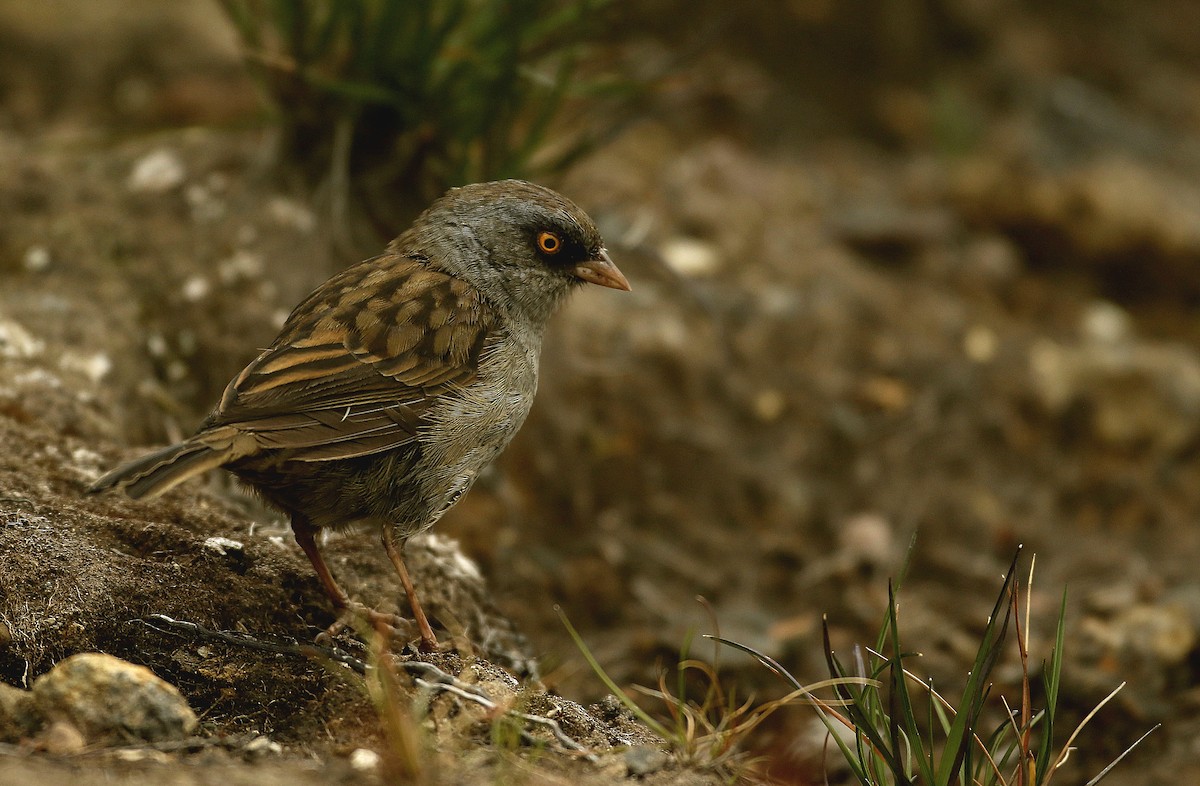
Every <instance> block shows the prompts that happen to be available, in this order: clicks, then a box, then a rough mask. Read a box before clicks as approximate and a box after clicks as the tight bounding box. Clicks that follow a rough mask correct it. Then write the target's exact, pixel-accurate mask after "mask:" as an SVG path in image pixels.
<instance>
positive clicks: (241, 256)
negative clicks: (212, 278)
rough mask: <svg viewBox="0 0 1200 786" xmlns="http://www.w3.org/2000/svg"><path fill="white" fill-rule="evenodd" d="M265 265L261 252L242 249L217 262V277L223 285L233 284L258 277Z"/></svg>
mask: <svg viewBox="0 0 1200 786" xmlns="http://www.w3.org/2000/svg"><path fill="white" fill-rule="evenodd" d="M265 267H266V265H265V263H264V262H263V257H262V254H256V253H254V252H253V251H246V250H244V249H242V250H238V251H235V252H233V255H232V256H230V257H229V258H227V259H223V260H221V261H220V262H218V263H217V278H219V279H221V283H222V284H225V285H229V284H235V283H237V282H239V281H246V280H249V279H253V278H259V277H260V276H262V274H263V269H264V268H265Z"/></svg>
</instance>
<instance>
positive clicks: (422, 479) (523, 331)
mask: <svg viewBox="0 0 1200 786" xmlns="http://www.w3.org/2000/svg"><path fill="white" fill-rule="evenodd" d="M585 282H590V283H593V284H599V285H600V286H604V287H611V288H613V289H622V290H628V289H629V282H628V281H626V279H625V276H623V275H622V274H621V271H620V270H618V269H617V267H616V266H615V265H614V264H613V262H612V260H611V259H609V256H608V253H607V252H606V251H605V248H604V243H603V241H602V240H601V239H600V233H599V232H598V231H597V230H596V227H595V225H594V224H593V223H592V221H591V219H589V218H588V216H587V215H586V214H585V213H584V212H583V211H582V210H580V209H579V208H578V207H577V206H575V205H574V204H573V203H572V202H570V201H569V200H567V199H566V198H564V197H562V196H561V195H559V194H557V193H555V192H554V191H551V190H550V189H547V188H544V187H542V186H538V185H534V184H532V183H526V182H523V181H519V180H506V181H501V182H496V183H479V184H476V185H470V186H464V187H462V188H455V189H451V190H450V191H449V192H447V193H446V194H445V195H444V196H442V197H441V198H440V199H438V200H437V201H436V202H434V203H433V205H432V206H431V207H429V209H428V210H426V211H425V212H424V213H422V214H421V215H420V216H419V217H418V218H417V220H416V221H415V222H414V223H413V225H412V226H411V227H410V228H409V229H408V231H406V232H405V233H404V234H402V235H400V237H398V238H397V239H395V240H393V241H392V243H391V244H390V245H389V246H388V249H387V251H386V252H385V253H384V254H383V255H381V256H378V257H375V258H373V259H368V260H366V261H364V262H360V263H358V264H357V265H354V266H353V267H350V268H348V269H346V270H344V271H342V272H341V273H339V274H337V275H335V276H334V277H333V278H331V279H330V280H328V281H326V282H325V283H324V284H322V285H321V286H320V287H318V288H317V289H316V291H314V292H313V293H312V294H311V295H309V296H308V297H307V298H306V299H305V300H304V301H303V302H301V303H300V305H298V306H296V309H295V310H294V311H292V313H291V316H289V317H288V319H287V322H286V323H285V324H284V326H283V330H282V331H281V332H280V334H279V336H278V337H277V338H276V339H275V341H274V342H272V344H271V346H270V347H269V348H268V349H266V350H264V351H263V352H262V354H260V355H259V356H258V357H257V358H255V359H254V360H253V361H252V362H251V363H250V365H248V366H246V368H245V369H243V370H242V372H241V373H240V374H238V375H237V376H236V377H235V378H234V379H233V381H232V382H230V383H229V386H228V387H227V388H226V389H225V393H224V394H223V395H222V396H221V401H220V403H219V404H217V406H216V409H214V410H213V412H212V413H211V414H210V415H209V416H208V418H207V419H205V421H204V422H203V423H202V424H201V425H200V428H199V429H198V430H197V431H196V433H195V434H194V435H193V436H191V437H190V438H188V439H187V440H185V441H184V442H181V443H180V444H178V445H172V446H171V447H167V448H163V449H162V450H158V451H156V452H154V453H151V454H150V455H148V456H144V457H142V458H139V459H137V460H135V461H131V462H129V463H128V464H124V465H122V466H120V467H118V468H116V469H114V470H112V471H111V472H109V473H108V474H106V475H104V476H103V477H101V478H100V479H98V480H97V481H96V482H95V483H93V484H92V486H91V488H90V490H91V491H103V490H105V489H110V488H121V489H123V490H124V491H125V492H126V493H127V494H129V495H130V496H132V497H135V498H141V497H153V496H156V495H158V494H162V493H163V492H165V491H167V490H168V489H171V488H173V487H174V486H176V485H178V484H179V483H182V482H183V481H185V480H188V479H189V478H191V477H193V476H195V475H198V474H200V473H202V472H205V471H207V470H210V469H214V468H216V467H223V468H225V469H227V470H229V471H230V472H232V473H233V474H235V475H236V476H237V477H238V478H240V479H241V480H242V481H244V482H245V483H246V484H248V485H249V486H250V487H251V488H252V489H254V490H255V491H256V492H258V493H259V494H260V495H261V496H262V497H263V498H264V499H265V500H266V501H267V502H269V503H270V504H272V505H274V506H275V507H277V508H279V509H280V510H282V511H283V512H285V513H287V514H288V515H289V516H290V517H291V524H292V531H293V533H294V534H295V537H296V542H297V543H298V544H299V545H300V548H301V549H303V550H304V553H305V554H306V555H307V556H308V559H309V560H310V561H311V562H312V565H313V568H315V569H316V571H317V576H318V577H319V578H320V580H321V584H322V586H323V587H324V588H325V592H326V593H327V594H328V595H329V598H330V600H332V601H333V605H334V607H335V608H336V609H337V611H338V613H339V618H338V621H337V622H335V623H334V625H333V626H331V628H330V630H329V631H328V633H329V634H331V635H332V634H334V633H336V632H338V631H340V630H341V629H342V628H343V627H344V626H345V624H346V621H347V619H348V616H349V615H350V614H352V613H358V614H363V615H365V616H366V617H367V618H368V619H369V620H370V621H371V622H372V623H373V624H375V623H385V624H388V625H395V624H396V623H397V622H398V620H396V619H395V618H394V617H392V616H391V615H387V614H381V613H379V612H377V611H375V610H373V609H370V608H367V607H365V606H363V605H362V604H359V603H355V602H352V601H351V600H350V598H349V597H348V596H347V595H346V593H345V592H344V591H343V590H342V589H341V587H339V586H338V584H337V582H336V581H335V580H334V578H333V575H332V574H331V573H330V572H329V568H328V567H327V566H326V564H325V560H324V559H323V558H322V556H321V552H320V551H319V550H318V548H317V543H316V540H315V537H314V536H315V534H316V532H317V531H318V530H321V529H325V528H330V529H347V528H351V527H366V528H371V529H374V530H375V531H376V532H378V533H379V534H380V537H381V539H382V541H383V547H384V549H386V551H387V554H388V557H389V558H390V559H391V561H392V564H393V565H395V567H396V572H397V573H398V574H399V575H400V582H401V583H402V584H403V585H404V591H405V593H407V595H408V600H409V603H410V604H411V605H412V611H413V616H414V618H415V620H416V624H417V627H418V630H419V631H420V634H421V642H422V646H423V647H426V648H430V647H434V646H436V645H437V639H436V637H435V636H434V634H433V629H432V628H431V627H430V625H429V622H428V620H427V619H426V617H425V614H424V612H423V611H422V610H421V604H420V602H419V601H418V600H417V595H416V592H415V591H414V589H413V584H412V580H411V579H410V578H409V575H408V570H407V569H406V568H405V566H404V560H403V559H402V556H401V551H402V549H403V546H404V542H405V541H406V540H407V539H408V538H409V537H411V536H413V535H415V534H417V533H418V532H422V531H424V530H426V529H428V528H429V527H431V526H432V525H433V524H434V522H436V521H437V520H438V519H439V518H441V516H442V515H443V514H444V513H445V512H446V511H447V510H449V509H450V507H451V506H453V505H454V503H455V502H457V501H458V499H459V498H460V497H461V496H462V495H463V494H464V493H465V492H466V491H467V490H468V489H469V488H470V487H471V484H473V483H474V482H475V479H476V477H478V475H479V473H480V471H481V470H483V468H484V467H485V466H487V465H488V463H489V462H491V461H492V460H493V459H494V458H496V456H497V455H499V454H500V452H501V451H502V450H503V449H504V448H505V446H507V445H508V443H509V441H510V440H511V439H512V437H513V435H514V434H516V432H517V429H519V428H520V427H521V424H522V423H523V422H524V420H525V416H526V415H527V414H528V413H529V408H530V405H531V403H532V401H533V395H534V392H535V390H536V389H537V379H538V358H539V355H540V352H541V345H542V334H543V332H544V330H545V327H546V322H547V321H548V320H549V318H550V316H551V315H552V314H553V313H554V312H555V310H556V309H557V308H558V306H559V305H560V304H561V303H562V302H563V300H564V299H565V297H566V296H567V295H568V294H569V293H570V292H571V291H572V290H573V289H575V288H576V287H577V286H578V285H581V284H583V283H585Z"/></svg>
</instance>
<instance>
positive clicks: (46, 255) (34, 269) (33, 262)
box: [24, 246, 51, 273]
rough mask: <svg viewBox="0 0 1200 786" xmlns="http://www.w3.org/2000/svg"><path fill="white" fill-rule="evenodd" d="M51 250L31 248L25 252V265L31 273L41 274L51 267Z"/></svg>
mask: <svg viewBox="0 0 1200 786" xmlns="http://www.w3.org/2000/svg"><path fill="white" fill-rule="evenodd" d="M50 262H51V259H50V249H48V248H46V247H45V246H30V247H29V248H28V249H27V250H26V251H25V259H24V265H25V269H26V270H28V271H29V272H30V273H41V272H42V271H43V270H45V269H46V268H48V267H50Z"/></svg>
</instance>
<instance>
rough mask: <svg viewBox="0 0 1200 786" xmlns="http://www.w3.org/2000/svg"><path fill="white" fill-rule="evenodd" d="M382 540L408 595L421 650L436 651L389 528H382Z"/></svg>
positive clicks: (426, 620)
mask: <svg viewBox="0 0 1200 786" xmlns="http://www.w3.org/2000/svg"><path fill="white" fill-rule="evenodd" d="M381 540H383V548H384V550H385V551H387V555H388V559H390V560H391V561H392V564H393V565H395V566H396V572H397V573H399V574H400V583H401V584H402V585H404V594H406V595H408V603H409V605H410V606H412V612H413V620H414V621H416V623H417V630H418V631H420V633H421V649H422V650H424V651H425V652H432V651H433V650H435V649H437V645H438V640H437V636H434V635H433V628H431V627H430V626H429V620H428V619H427V618H426V617H425V610H424V609H422V608H421V601H419V600H417V590H416V588H415V587H414V586H413V582H412V579H411V578H409V575H408V568H406V567H405V566H404V556H403V554H401V549H400V547H398V546H397V545H396V544H395V543H394V542H392V535H391V531H390V530H389V528H387V527H384V528H383V534H382V535H381Z"/></svg>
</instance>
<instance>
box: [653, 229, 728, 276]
mask: <svg viewBox="0 0 1200 786" xmlns="http://www.w3.org/2000/svg"><path fill="white" fill-rule="evenodd" d="M658 251H659V253H660V254H662V258H663V261H664V262H666V263H667V267H669V268H671V269H672V270H674V271H675V272H676V273H678V274H679V275H681V276H689V277H690V276H709V275H712V274H713V273H715V272H716V271H717V268H719V267H720V263H721V259H720V254H719V253H718V252H717V249H716V246H714V245H713V244H712V243H707V242H705V241H703V240H698V239H696V238H693V237H675V238H671V239H670V240H667V241H666V242H664V243H663V244H662V246H661V247H660V248H659V250H658Z"/></svg>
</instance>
